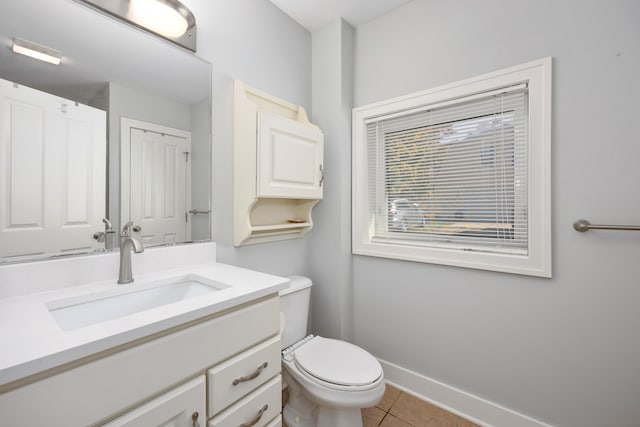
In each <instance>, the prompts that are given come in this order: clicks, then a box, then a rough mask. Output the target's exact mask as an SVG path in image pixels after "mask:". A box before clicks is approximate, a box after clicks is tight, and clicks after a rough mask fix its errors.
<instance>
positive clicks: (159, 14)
mask: <svg viewBox="0 0 640 427" xmlns="http://www.w3.org/2000/svg"><path fill="white" fill-rule="evenodd" d="M80 1H82V2H84V3H86V4H88V5H90V6H93V7H95V8H97V9H98V10H100V11H102V12H107V13H109V14H110V15H112V16H115V17H116V18H118V19H121V20H123V21H125V22H128V23H130V24H133V25H135V26H137V27H140V28H142V29H144V30H147V31H149V32H151V33H153V34H156V35H159V36H160V37H162V38H164V39H166V40H169V41H171V42H173V43H176V44H177V45H179V46H182V47H184V48H187V49H189V50H191V51H193V52H195V51H196V18H195V16H194V15H193V13H192V12H191V11H190V10H189V8H187V7H186V6H185V5H184V4H182V3H181V2H180V1H179V0H80Z"/></svg>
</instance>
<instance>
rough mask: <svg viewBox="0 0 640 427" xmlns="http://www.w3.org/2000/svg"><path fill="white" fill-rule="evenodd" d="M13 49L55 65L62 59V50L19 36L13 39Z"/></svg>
mask: <svg viewBox="0 0 640 427" xmlns="http://www.w3.org/2000/svg"><path fill="white" fill-rule="evenodd" d="M12 50H13V51H14V52H15V53H19V54H21V55H25V56H29V57H31V58H34V59H39V60H40V61H44V62H48V63H49V64H53V65H59V64H60V61H61V60H62V52H59V51H57V50H55V49H51V48H50V47H46V46H43V45H40V44H37V43H33V42H30V41H28V40H23V39H20V38H18V37H14V39H13V45H12Z"/></svg>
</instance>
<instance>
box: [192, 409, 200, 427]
mask: <svg viewBox="0 0 640 427" xmlns="http://www.w3.org/2000/svg"><path fill="white" fill-rule="evenodd" d="M199 416H200V414H199V413H198V412H197V411H196V412H194V413H193V414H191V419H192V420H193V427H200V423H199V422H198V417H199Z"/></svg>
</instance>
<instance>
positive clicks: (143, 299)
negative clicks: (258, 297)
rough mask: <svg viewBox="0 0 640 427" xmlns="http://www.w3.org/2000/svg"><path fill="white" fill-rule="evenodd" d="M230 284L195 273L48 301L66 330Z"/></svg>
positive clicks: (184, 298)
mask: <svg viewBox="0 0 640 427" xmlns="http://www.w3.org/2000/svg"><path fill="white" fill-rule="evenodd" d="M228 287H229V285H227V284H224V283H220V282H216V281H213V280H209V279H207V278H205V277H201V276H198V275H194V274H189V275H186V276H180V277H174V278H171V279H163V280H159V281H155V282H151V283H141V284H137V283H133V284H128V285H123V286H122V287H119V288H118V289H112V290H109V291H104V292H99V293H95V294H90V295H82V296H78V297H72V298H68V299H64V300H57V301H51V302H48V303H47V304H46V306H47V308H48V309H49V312H50V313H51V315H52V316H53V318H54V319H56V322H58V325H59V326H60V328H62V329H63V330H65V331H71V330H74V329H78V328H82V327H85V326H89V325H95V324H97V323H102V322H106V321H109V320H114V319H117V318H120V317H123V316H128V315H130V314H134V313H139V312H142V311H145V310H150V309H153V308H157V307H161V306H164V305H167V304H172V303H176V302H180V301H184V300H187V299H190V298H195V297H199V296H202V295H207V294H210V293H212V292H217V291H220V290H222V289H225V288H228Z"/></svg>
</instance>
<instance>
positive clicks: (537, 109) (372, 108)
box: [352, 57, 552, 277]
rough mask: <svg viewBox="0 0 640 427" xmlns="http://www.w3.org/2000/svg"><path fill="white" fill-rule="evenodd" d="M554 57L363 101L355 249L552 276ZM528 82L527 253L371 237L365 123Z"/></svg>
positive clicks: (355, 170) (356, 123)
mask: <svg viewBox="0 0 640 427" xmlns="http://www.w3.org/2000/svg"><path fill="white" fill-rule="evenodd" d="M551 62H552V61H551V58H550V57H547V58H543V59H540V60H537V61H532V62H528V63H525V64H521V65H517V66H514V67H510V68H506V69H503V70H499V71H496V72H492V73H489V74H485V75H482V76H478V77H473V78H470V79H466V80H463V81H460V82H456V83H452V84H448V85H444V86H439V87H436V88H433V89H428V90H425V91H421V92H417V93H414V94H410V95H406V96H401V97H397V98H393V99H389V100H386V101H382V102H378V103H374V104H369V105H365V106H362V107H358V108H355V109H354V110H353V117H352V119H353V130H352V131H353V135H352V136H353V139H352V194H353V198H352V252H353V253H354V254H356V255H367V256H376V257H383V258H393V259H401V260H407V261H418V262H427V263H434V264H444V265H452V266H458V267H467V268H476V269H482V270H492V271H500V272H507V273H515V274H524V275H531V276H539V277H551V154H550V153H551ZM520 83H526V84H527V85H528V88H529V95H528V104H529V105H528V111H529V116H528V135H529V139H528V147H527V161H528V166H527V173H528V180H527V182H528V192H527V201H528V203H527V209H528V216H527V218H528V233H529V240H528V251H527V254H526V255H520V254H504V253H491V252H479V251H468V250H464V248H463V249H456V248H447V247H444V248H443V247H436V246H431V245H429V243H422V244H416V243H415V241H414V242H409V241H403V240H402V239H397V240H387V241H380V239H377V240H375V241H374V239H372V226H371V220H370V218H371V215H370V213H369V200H368V196H369V194H370V192H369V187H368V186H369V179H368V167H369V166H368V161H367V138H366V135H367V134H366V123H367V122H368V121H371V120H372V119H375V118H378V117H382V116H388V115H391V114H402V112H406V111H409V110H413V109H416V108H423V107H425V106H429V105H432V104H437V103H442V102H445V101H450V100H453V99H457V98H462V97H467V96H471V95H476V94H480V93H484V92H489V91H492V90H496V89H499V88H504V87H506V86H510V85H515V84H520Z"/></svg>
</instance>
